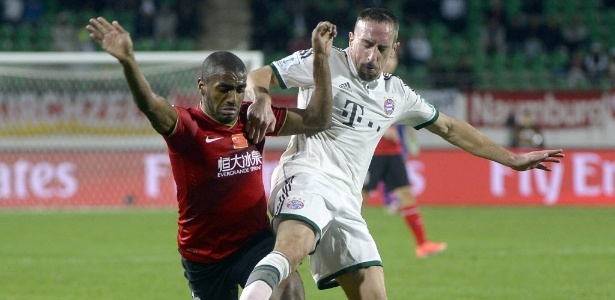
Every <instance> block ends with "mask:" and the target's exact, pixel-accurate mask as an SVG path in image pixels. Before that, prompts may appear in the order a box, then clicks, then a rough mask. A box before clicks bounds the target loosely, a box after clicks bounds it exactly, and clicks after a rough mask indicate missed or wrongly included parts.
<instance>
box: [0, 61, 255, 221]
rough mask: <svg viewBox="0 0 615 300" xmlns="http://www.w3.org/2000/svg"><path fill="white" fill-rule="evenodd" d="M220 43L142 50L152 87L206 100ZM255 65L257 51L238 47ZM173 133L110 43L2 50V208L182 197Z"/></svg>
mask: <svg viewBox="0 0 615 300" xmlns="http://www.w3.org/2000/svg"><path fill="white" fill-rule="evenodd" d="M210 53H211V52H207V51H203V52H149V53H137V54H136V59H137V62H138V63H139V66H140V68H141V70H142V72H143V73H144V75H145V77H146V78H147V79H148V81H149V82H150V84H151V86H152V89H153V90H154V92H156V93H157V94H159V95H161V96H163V97H165V98H166V99H168V101H169V102H171V103H172V104H175V105H178V106H184V107H191V106H195V105H197V104H198V102H199V100H200V95H199V94H198V90H197V79H198V78H199V77H200V74H201V64H202V62H203V60H204V59H205V57H207V55H209V54H210ZM234 53H235V54H237V55H238V56H239V57H240V58H241V59H242V60H243V61H244V62H245V64H246V66H247V68H248V70H252V69H255V68H258V67H260V66H262V65H263V55H262V53H261V52H257V51H236V52H234ZM175 203H176V202H175V187H174V182H173V179H172V175H171V171H170V167H169V164H168V156H167V154H166V147H165V144H164V140H163V139H162V138H161V137H160V136H159V135H158V134H156V132H155V131H154V130H153V129H152V127H151V125H150V123H149V121H148V120H147V119H146V118H145V116H144V115H143V114H142V113H141V112H140V111H139V110H138V109H137V107H136V105H134V103H133V101H132V95H131V94H130V91H129V89H128V87H127V85H126V83H125V81H124V76H123V72H122V69H121V66H120V65H119V63H118V62H117V60H116V59H115V58H113V57H112V56H110V55H109V54H107V53H104V52H79V53H67V52H62V53H49V52H47V53H38V52H32V53H23V52H21V53H3V54H2V55H0V209H2V208H31V207H90V206H92V207H97V206H123V205H137V206H158V205H161V206H167V205H175Z"/></svg>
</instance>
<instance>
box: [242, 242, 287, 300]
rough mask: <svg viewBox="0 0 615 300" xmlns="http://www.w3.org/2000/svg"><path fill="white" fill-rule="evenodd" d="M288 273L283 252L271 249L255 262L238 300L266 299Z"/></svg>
mask: <svg viewBox="0 0 615 300" xmlns="http://www.w3.org/2000/svg"><path fill="white" fill-rule="evenodd" d="M289 274H290V263H289V261H288V259H287V258H286V257H285V256H284V254H282V253H280V252H277V251H273V252H271V253H269V254H268V255H267V256H265V257H264V258H263V259H261V261H259V262H258V264H256V266H255V267H254V270H252V273H251V274H250V277H248V281H247V282H246V287H245V288H244V289H243V292H242V293H241V297H240V298H239V300H258V299H263V300H267V299H269V297H271V294H272V293H273V290H274V289H275V288H276V287H277V286H278V285H279V284H280V282H282V280H284V279H286V277H288V275H289Z"/></svg>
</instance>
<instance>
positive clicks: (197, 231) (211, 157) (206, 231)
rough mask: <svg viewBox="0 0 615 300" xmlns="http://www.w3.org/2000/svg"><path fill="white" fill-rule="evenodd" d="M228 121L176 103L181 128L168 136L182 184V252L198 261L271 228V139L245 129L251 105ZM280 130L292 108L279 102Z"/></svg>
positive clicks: (218, 256) (212, 257)
mask: <svg viewBox="0 0 615 300" xmlns="http://www.w3.org/2000/svg"><path fill="white" fill-rule="evenodd" d="M249 104H250V103H244V104H242V106H241V111H240V113H239V118H238V120H237V122H236V123H235V124H234V125H233V126H231V127H228V126H227V125H224V124H220V123H218V122H216V121H215V120H213V119H212V118H210V117H209V116H207V115H206V114H205V113H204V112H203V111H202V110H201V108H200V107H194V108H188V109H186V108H181V107H175V109H176V110H177V112H178V120H177V125H176V128H175V131H174V132H173V133H172V134H171V135H170V136H168V137H165V138H164V139H165V141H166V142H167V146H168V150H169V158H170V160H171V168H172V170H173V177H174V178H175V184H176V185H177V202H178V208H179V218H178V221H177V224H178V227H179V228H178V232H177V243H178V247H179V252H180V254H181V255H182V256H183V257H184V258H186V259H188V260H190V261H194V262H200V263H211V262H216V261H219V260H221V259H223V258H224V257H226V256H228V255H230V254H231V253H233V252H235V251H236V250H237V249H239V248H240V247H241V246H243V245H244V244H245V243H246V242H248V241H249V240H250V239H251V238H252V237H254V236H255V235H256V234H258V233H261V232H263V231H265V230H270V228H271V227H270V222H269V217H268V216H267V203H266V201H267V200H266V197H265V188H264V187H263V179H262V159H263V148H264V146H265V141H264V140H263V141H262V142H260V143H258V144H253V143H252V142H250V141H248V140H247V139H246V138H245V135H244V124H245V123H246V115H247V108H248V106H249ZM273 112H274V115H275V117H276V128H275V130H274V132H272V133H268V135H277V133H278V131H279V130H280V128H281V127H282V125H283V124H284V120H285V118H286V112H287V110H286V108H273Z"/></svg>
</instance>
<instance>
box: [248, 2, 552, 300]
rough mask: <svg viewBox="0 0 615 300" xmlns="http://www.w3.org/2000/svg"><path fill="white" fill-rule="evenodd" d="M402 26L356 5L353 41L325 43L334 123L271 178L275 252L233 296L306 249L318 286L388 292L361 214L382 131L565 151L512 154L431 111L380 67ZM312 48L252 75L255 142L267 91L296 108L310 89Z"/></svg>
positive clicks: (471, 147) (261, 283) (522, 163)
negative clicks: (294, 92)
mask: <svg viewBox="0 0 615 300" xmlns="http://www.w3.org/2000/svg"><path fill="white" fill-rule="evenodd" d="M398 29H399V23H398V21H397V19H396V18H395V16H394V15H393V14H392V13H390V12H389V11H387V10H385V9H382V8H368V9H365V10H363V11H362V12H361V13H360V14H359V16H358V18H357V22H356V24H355V28H354V32H351V33H349V43H350V46H349V47H348V48H346V49H343V50H342V49H332V51H331V54H330V57H329V64H330V70H331V83H332V87H333V123H332V126H331V128H330V129H328V130H325V131H322V132H319V133H316V134H311V135H294V136H292V138H291V141H290V143H289V145H288V148H287V149H286V151H285V152H284V154H283V155H282V157H281V159H280V164H279V165H278V167H277V168H276V169H275V170H274V174H273V176H272V189H271V199H270V202H269V211H270V213H271V214H272V216H273V226H274V230H275V231H276V245H275V248H274V251H273V252H271V253H270V254H269V255H268V256H267V257H265V258H264V259H263V260H261V261H260V262H259V263H258V264H257V266H256V267H255V268H254V271H253V272H252V274H251V275H250V278H249V279H248V282H247V283H246V288H245V289H244V291H243V293H242V295H241V298H240V299H268V298H269V295H271V292H272V290H273V289H275V287H276V286H277V284H279V282H280V281H281V280H283V279H284V278H285V277H286V276H287V275H288V274H289V272H292V271H293V270H296V268H297V267H298V266H299V264H300V263H301V261H302V260H303V259H304V258H305V257H306V256H308V255H309V257H310V267H311V271H312V276H313V277H314V280H315V281H316V283H317V285H318V288H319V289H326V288H331V287H335V286H337V285H340V286H341V287H342V289H343V290H344V292H345V294H346V296H347V297H348V299H386V291H385V285H384V272H383V269H382V262H381V258H380V255H379V253H378V249H377V247H376V243H375V242H374V239H373V238H372V236H371V234H370V233H369V230H368V228H367V224H366V223H365V220H364V219H363V217H362V216H361V204H362V195H361V189H362V187H363V181H364V178H365V175H366V173H367V170H368V167H369V164H370V161H371V158H372V155H373V152H374V149H375V147H376V145H377V143H378V140H379V139H380V138H381V137H382V135H383V134H384V132H385V129H386V128H388V127H389V126H391V125H393V124H396V123H397V124H404V125H408V126H413V127H414V128H416V129H421V128H427V129H428V130H429V131H431V132H433V133H435V134H438V135H440V136H441V137H442V138H444V139H445V140H447V141H448V142H450V143H452V144H454V145H456V146H458V147H460V148H462V149H464V150H466V151H468V152H470V153H472V154H474V155H477V156H480V157H484V158H487V159H490V160H493V161H496V162H498V163H501V164H504V165H506V166H509V167H511V168H513V169H515V170H528V169H532V168H539V169H542V170H547V171H548V170H550V169H549V168H548V167H547V166H545V165H544V164H543V162H559V158H561V157H563V151H562V150H544V151H535V152H530V153H525V154H514V153H512V152H510V151H508V150H506V149H504V148H503V147H501V146H499V145H497V144H495V143H494V142H493V141H491V140H490V139H488V138H487V137H485V136H484V135H482V134H481V133H479V132H478V131H477V130H476V129H474V128H473V127H472V126H470V125H469V124H467V123H465V122H463V121H460V120H457V119H454V118H450V117H448V116H446V115H443V114H441V113H439V112H438V110H437V109H435V108H434V107H433V106H432V105H431V104H429V102H427V101H426V100H425V99H423V98H422V97H421V96H420V95H418V94H417V93H416V92H415V91H414V90H412V89H411V88H410V87H408V86H407V85H406V84H405V83H404V82H403V81H402V80H401V79H400V78H398V77H396V76H392V75H390V74H386V73H384V74H383V73H382V69H383V68H384V66H385V65H386V63H387V60H388V59H389V57H391V56H393V55H395V51H396V50H397V48H398V47H399V43H398V42H397V33H398ZM312 61H313V55H312V51H311V50H310V49H308V50H304V51H298V52H296V53H294V54H292V55H290V56H288V57H286V58H284V59H281V60H279V61H275V62H273V63H272V64H270V65H269V66H265V67H263V68H260V69H258V70H255V71H253V72H251V73H250V74H249V75H248V85H254V86H257V87H259V88H258V89H254V90H255V91H260V93H259V95H255V98H254V99H257V101H255V103H254V104H252V106H251V107H250V111H249V114H250V123H249V124H248V130H249V131H250V133H249V137H250V138H253V139H255V140H259V139H260V138H262V135H264V132H265V131H266V130H267V128H269V127H270V126H271V125H272V123H271V122H270V121H269V120H271V118H270V116H269V115H268V114H269V113H270V109H269V108H266V107H265V106H267V107H268V106H269V105H270V101H271V99H270V97H269V95H268V94H267V91H268V88H269V87H271V86H276V85H279V86H280V87H282V88H289V87H299V96H298V106H299V107H305V105H307V103H306V101H308V99H310V95H311V93H312V91H313V86H314V79H313V77H312V68H313V66H312Z"/></svg>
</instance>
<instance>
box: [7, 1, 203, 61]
mask: <svg viewBox="0 0 615 300" xmlns="http://www.w3.org/2000/svg"><path fill="white" fill-rule="evenodd" d="M198 2H199V1H197V0H178V1H175V0H104V1H101V0H2V5H1V6H0V15H1V16H2V23H1V24H0V26H1V30H0V40H1V41H2V45H3V46H2V47H3V49H1V50H4V51H93V50H95V47H94V44H93V43H92V42H91V41H90V39H89V38H88V33H87V31H86V30H85V25H86V24H87V20H88V19H89V18H92V17H96V16H99V15H100V16H105V17H107V18H109V19H112V20H118V21H120V23H121V24H122V25H123V26H124V27H125V28H126V29H127V30H128V31H129V32H130V33H131V35H132V36H133V38H134V39H135V41H136V42H138V45H136V46H137V48H139V49H142V50H195V49H194V48H195V42H194V40H195V39H196V38H198V36H199V34H201V28H200V23H199V16H198V14H197V10H195V9H194V8H195V7H196V3H198Z"/></svg>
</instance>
